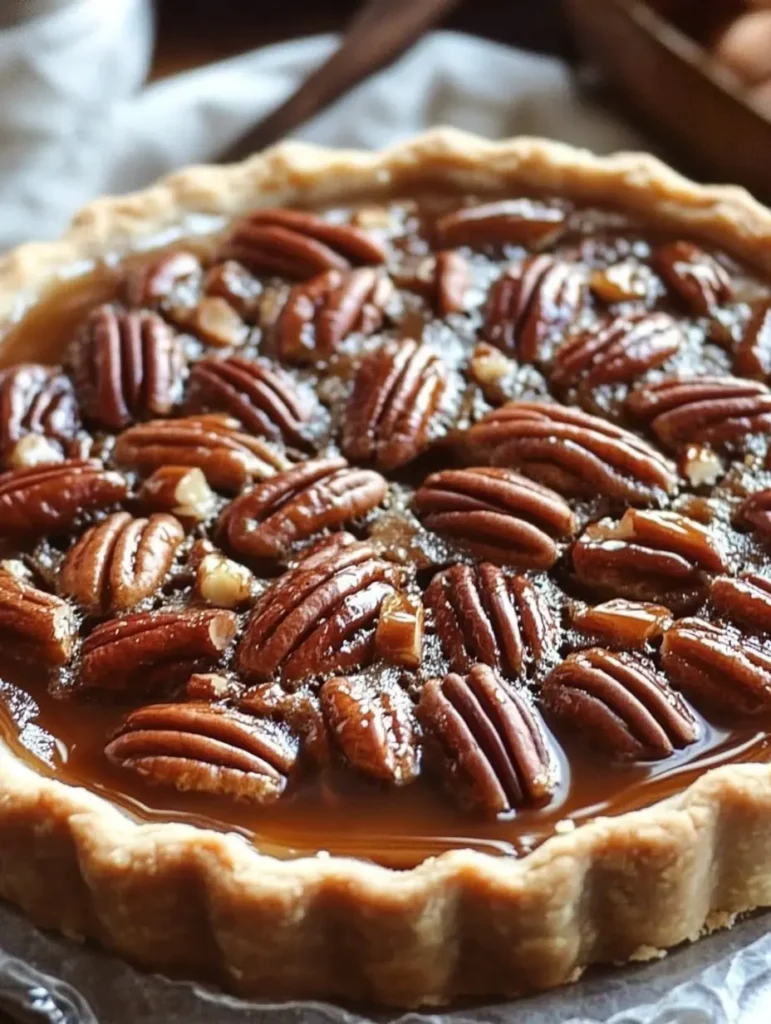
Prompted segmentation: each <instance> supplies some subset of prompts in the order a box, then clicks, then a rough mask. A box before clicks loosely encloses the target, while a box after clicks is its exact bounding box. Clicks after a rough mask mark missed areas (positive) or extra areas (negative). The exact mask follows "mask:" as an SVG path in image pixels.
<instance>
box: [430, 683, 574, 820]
mask: <svg viewBox="0 0 771 1024" xmlns="http://www.w3.org/2000/svg"><path fill="white" fill-rule="evenodd" d="M417 714H418V719H419V721H420V723H421V725H422V726H423V729H424V732H425V733H426V734H427V735H428V736H430V737H431V738H432V739H433V740H434V741H435V742H436V744H437V746H438V748H439V749H440V750H441V752H442V754H443V767H444V772H445V782H446V785H447V789H448V790H449V792H450V793H451V795H452V796H453V797H455V799H457V800H458V801H459V802H460V803H462V804H464V805H466V806H470V807H471V808H473V809H475V810H477V811H480V812H482V813H484V814H486V815H489V816H495V815H498V814H504V813H506V812H507V811H511V810H513V809H514V808H517V807H523V806H528V805H534V804H541V803H544V802H546V801H547V800H548V798H549V795H550V794H551V792H552V790H553V789H554V786H555V782H556V768H555V765H554V761H553V758H552V754H551V752H550V749H549V745H548V742H547V740H546V738H545V736H544V734H543V731H542V729H541V726H540V724H539V720H538V718H537V716H536V713H535V711H533V709H532V708H531V707H530V705H529V704H528V703H527V701H526V700H525V699H524V698H523V697H521V696H520V695H519V694H518V693H517V692H516V690H514V689H513V688H510V687H508V686H507V685H506V684H505V683H504V682H503V681H502V680H501V679H500V677H499V676H498V675H496V673H495V672H494V671H493V670H492V669H491V668H488V667H487V666H486V665H475V666H474V667H473V668H472V669H471V671H470V672H469V673H468V675H467V676H460V675H455V674H453V673H451V674H450V675H447V676H445V677H444V679H430V680H429V681H428V682H427V683H426V685H425V687H424V688H423V693H422V695H421V699H420V703H419V705H418V711H417Z"/></svg>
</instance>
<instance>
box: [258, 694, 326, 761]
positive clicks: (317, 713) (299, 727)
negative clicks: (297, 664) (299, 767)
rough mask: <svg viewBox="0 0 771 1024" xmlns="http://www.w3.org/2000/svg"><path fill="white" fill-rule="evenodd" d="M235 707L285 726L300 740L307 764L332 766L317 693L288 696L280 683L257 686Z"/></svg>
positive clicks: (324, 723)
mask: <svg viewBox="0 0 771 1024" xmlns="http://www.w3.org/2000/svg"><path fill="white" fill-rule="evenodd" d="M238 707H239V709H240V710H242V711H245V712H246V713H247V714H249V715H257V716H258V717H259V718H267V719H270V721H272V722H277V723H279V724H282V725H284V726H286V728H288V729H289V731H290V732H291V733H293V734H294V735H296V736H298V737H299V739H300V741H301V745H302V754H303V757H304V758H305V759H306V761H307V762H308V763H309V764H314V765H316V766H321V767H326V766H328V765H330V764H331V763H332V745H331V738H330V735H329V730H328V729H327V725H326V722H325V721H324V715H323V712H322V710H321V707H320V705H319V699H318V695H317V694H313V693H310V692H309V691H308V690H297V691H295V692H294V693H289V692H287V691H286V690H285V689H284V688H283V687H282V686H281V684H280V683H275V682H274V683H259V684H258V685H257V686H252V687H250V688H249V689H248V690H247V691H246V692H245V693H244V694H243V695H242V696H241V698H240V699H239V701H238Z"/></svg>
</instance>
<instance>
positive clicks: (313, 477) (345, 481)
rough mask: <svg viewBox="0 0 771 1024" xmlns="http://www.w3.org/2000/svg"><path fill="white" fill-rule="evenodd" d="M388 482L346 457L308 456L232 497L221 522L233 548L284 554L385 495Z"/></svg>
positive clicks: (276, 555) (267, 555) (257, 554)
mask: <svg viewBox="0 0 771 1024" xmlns="http://www.w3.org/2000/svg"><path fill="white" fill-rule="evenodd" d="M386 486H387V485H386V482H385V480H384V479H383V477H382V476H380V474H379V473H375V472H374V471H373V470H369V469H354V468H351V467H350V466H349V465H348V463H347V462H346V461H345V459H341V458H329V459H310V460H308V461H307V462H302V463H300V464H299V465H298V466H295V467H293V468H292V469H288V470H286V472H284V473H278V474H277V475H276V476H274V477H271V479H270V480H266V481H265V482H264V483H262V484H259V485H258V486H257V487H255V488H253V489H252V490H251V491H247V492H246V493H245V494H242V495H240V496H239V497H238V498H236V499H235V500H234V501H232V502H231V503H230V504H229V505H228V506H227V508H226V509H225V511H224V512H223V514H222V517H221V518H220V522H219V532H220V535H221V536H222V537H223V538H224V539H225V540H226V542H227V544H228V546H229V547H231V548H232V549H233V550H234V551H236V552H238V553H239V554H241V555H247V556H249V557H250V558H280V557H282V556H283V555H286V554H287V553H288V552H289V550H290V549H291V547H292V545H293V544H295V543H297V542H298V541H302V540H307V539H308V538H309V537H312V536H313V535H314V534H315V533H319V532H320V531H321V530H330V529H331V530H335V529H339V528H340V527H341V526H343V525H344V524H345V523H349V522H351V521H352V520H353V519H357V518H358V517H359V516H363V515H365V514H366V513H367V512H369V511H371V509H373V508H375V507H376V506H377V505H379V504H380V502H381V501H382V500H383V498H384V497H385V493H386Z"/></svg>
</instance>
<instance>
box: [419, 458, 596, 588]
mask: <svg viewBox="0 0 771 1024" xmlns="http://www.w3.org/2000/svg"><path fill="white" fill-rule="evenodd" d="M413 508H414V509H415V512H416V513H417V515H418V516H419V517H420V519H421V520H422V521H423V523H424V524H425V526H426V527H428V529H429V530H434V531H435V532H436V533H439V534H441V535H442V536H445V537H448V538H451V539H452V540H455V541H457V542H458V543H459V544H460V545H461V546H462V547H465V548H467V549H468V550H469V551H472V552H473V553H474V554H477V555H479V556H480V557H482V558H489V559H490V560H491V561H493V562H497V563H498V564H502V565H514V566H517V567H518V568H520V569H549V568H551V566H552V565H554V563H555V562H556V561H557V558H558V557H559V548H558V546H557V541H558V540H560V539H562V538H567V537H571V536H572V535H573V533H574V532H575V529H576V520H575V516H574V515H573V512H572V511H571V509H570V506H569V505H568V504H567V503H566V502H565V501H564V499H563V498H561V497H560V496H559V494H556V493H555V492H554V491H552V490H550V489H549V488H548V487H543V486H542V485H541V484H537V483H534V482H533V481H532V480H528V478H527V477H525V476H520V474H519V473H515V472H514V471H513V470H510V469H496V468H493V469H445V470H442V471H441V472H440V473H433V474H432V475H431V476H429V477H427V478H426V480H425V481H424V482H423V485H422V486H421V487H419V488H418V490H417V491H416V492H415V497H414V499H413Z"/></svg>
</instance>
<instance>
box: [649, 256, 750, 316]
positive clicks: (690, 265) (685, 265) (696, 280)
mask: <svg viewBox="0 0 771 1024" xmlns="http://www.w3.org/2000/svg"><path fill="white" fill-rule="evenodd" d="M653 265H654V266H655V268H656V270H658V272H659V273H660V274H661V276H662V277H663V278H664V280H665V281H666V283H667V284H668V285H669V287H670V288H671V289H672V291H673V292H674V293H675V294H676V295H678V296H679V297H680V298H681V299H682V301H683V302H684V303H685V305H686V306H688V308H689V309H690V310H692V311H693V312H694V313H696V314H697V315H698V316H707V315H708V314H709V313H712V312H714V310H715V309H717V308H718V307H719V306H721V305H723V304H724V303H726V302H730V300H731V299H732V298H733V294H734V289H733V283H732V281H731V277H730V275H729V273H728V271H727V270H726V269H725V268H724V267H723V266H722V265H721V264H720V263H719V262H718V261H717V260H716V259H715V257H714V256H712V255H711V254H710V253H708V252H705V251H704V250H703V249H701V248H700V247H699V246H698V245H694V244H693V242H667V243H665V244H664V245H659V246H658V247H657V248H656V249H655V250H654V252H653Z"/></svg>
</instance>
